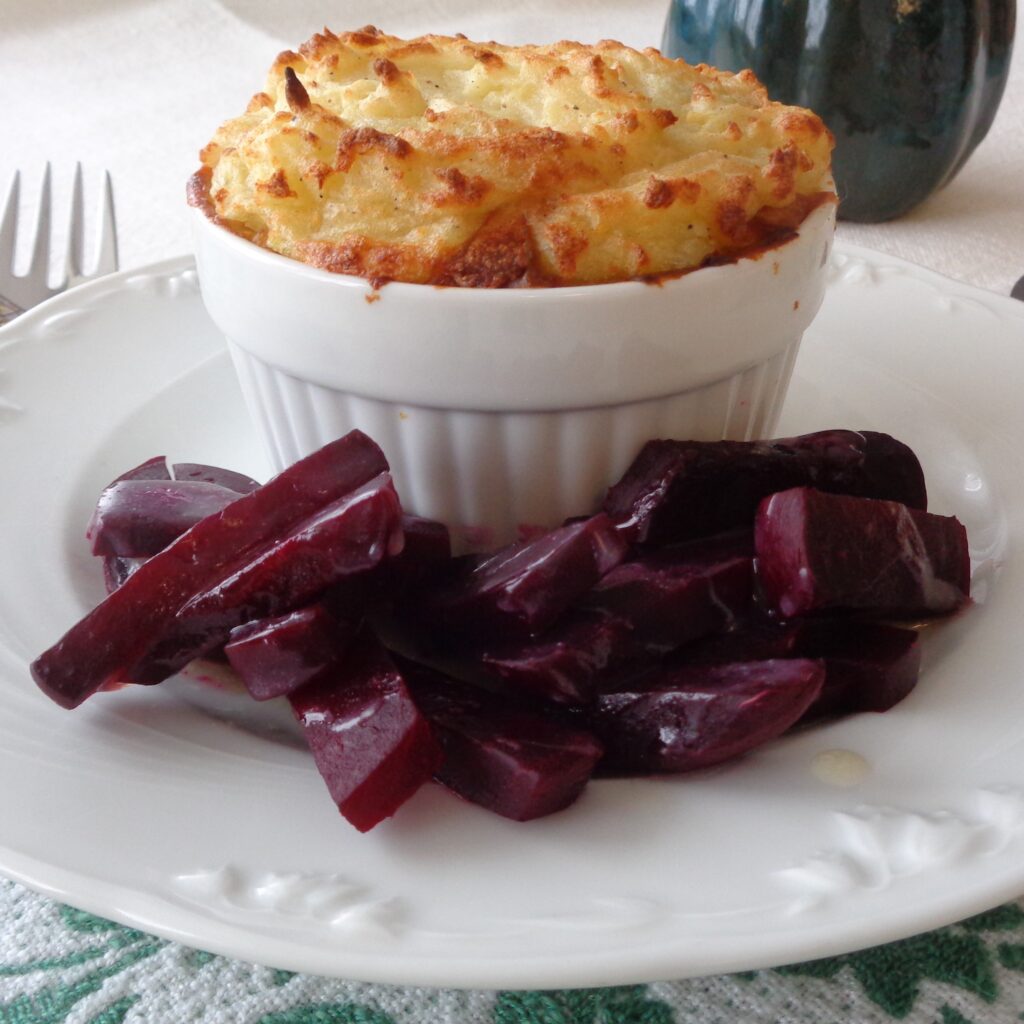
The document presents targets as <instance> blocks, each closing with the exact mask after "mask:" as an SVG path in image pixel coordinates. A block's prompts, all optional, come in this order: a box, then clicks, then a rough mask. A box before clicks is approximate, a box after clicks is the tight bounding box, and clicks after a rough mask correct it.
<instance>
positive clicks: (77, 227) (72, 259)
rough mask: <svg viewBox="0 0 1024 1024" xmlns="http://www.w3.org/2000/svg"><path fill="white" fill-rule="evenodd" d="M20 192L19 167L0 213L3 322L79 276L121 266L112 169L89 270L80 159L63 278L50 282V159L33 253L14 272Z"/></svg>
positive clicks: (0, 317) (105, 182) (105, 185)
mask: <svg viewBox="0 0 1024 1024" xmlns="http://www.w3.org/2000/svg"><path fill="white" fill-rule="evenodd" d="M20 198H21V174H20V172H18V171H15V174H14V178H13V180H12V181H11V185H10V188H9V189H8V190H7V199H6V201H5V203H4V210H3V214H2V216H0V327H2V326H3V325H4V324H5V323H9V322H10V321H11V320H13V319H14V318H15V317H17V316H20V315H21V314H22V313H24V312H25V310H26V309H31V307H32V306H36V305H38V304H39V303H40V302H42V301H43V300H44V299H49V298H50V297H51V296H54V295H57V294H58V293H60V292H62V291H64V290H65V289H67V288H70V287H71V286H72V285H75V284H79V283H80V282H81V281H86V280H89V279H90V278H93V277H99V276H100V275H101V274H111V273H113V272H114V271H115V270H117V225H116V222H115V219H114V194H113V189H112V188H111V184H110V175H109V174H108V173H104V175H103V190H102V196H101V198H100V206H99V220H98V228H97V232H96V239H97V241H96V251H95V257H94V259H93V265H92V267H90V268H89V269H88V270H86V269H85V267H84V262H85V254H84V249H85V232H84V222H85V214H84V202H83V198H82V165H81V164H76V165H75V177H74V182H73V184H72V187H71V213H70V217H69V222H68V244H67V254H66V256H65V259H64V266H63V268H62V270H61V278H60V280H59V281H58V282H57V283H55V284H50V281H49V277H50V246H51V241H52V222H53V196H52V190H51V184H50V165H49V164H47V165H46V170H45V171H44V172H43V182H42V186H41V187H40V190H39V212H38V214H37V216H36V225H35V235H34V238H33V240H32V257H31V261H30V263H29V268H28V271H27V272H26V273H24V274H15V273H14V260H15V253H16V252H17V242H18V236H19V234H20V232H19V229H18V204H19V200H20Z"/></svg>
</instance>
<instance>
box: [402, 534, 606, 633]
mask: <svg viewBox="0 0 1024 1024" xmlns="http://www.w3.org/2000/svg"><path fill="white" fill-rule="evenodd" d="M625 553H626V543H625V541H624V540H623V539H622V537H621V536H620V535H619V534H618V533H617V532H616V530H615V529H614V528H613V526H612V524H611V522H610V520H609V519H608V517H607V516H604V515H597V516H593V517H591V518H590V519H585V520H582V521H581V522H576V523H572V524H570V525H568V526H561V527H558V528H557V529H554V530H551V531H549V532H548V533H544V534H541V535H540V536H539V537H536V538H535V539H533V540H530V541H520V542H519V543H516V544H510V545H509V546H508V547H505V548H502V549H501V550H499V551H497V552H495V553H494V554H493V555H488V556H486V557H483V558H471V559H467V560H465V561H464V562H462V563H461V571H459V572H457V573H456V574H454V575H453V576H452V577H451V578H450V579H448V580H447V581H446V582H444V583H442V584H441V585H439V586H437V587H436V588H432V589H431V590H430V592H429V594H425V595H424V596H423V598H422V606H423V607H422V612H423V617H424V618H425V619H426V621H427V622H429V623H431V624H434V625H437V626H439V627H440V628H441V629H443V630H445V631H446V632H448V633H451V634H452V635H455V636H462V637H467V636H469V637H475V638H477V639H483V638H485V637H488V636H499V637H500V636H503V635H504V636H507V635H516V636H527V635H531V634H537V633H540V632H542V631H543V630H545V629H547V628H548V627H549V626H550V625H552V623H554V621H555V620H556V619H557V618H558V617H559V616H560V615H562V613H563V612H565V611H566V610H567V609H568V608H570V607H571V606H572V605H573V604H575V603H576V602H577V601H578V600H579V599H580V598H581V597H582V596H583V595H584V594H585V593H586V592H587V591H588V590H589V589H590V588H591V587H592V586H593V585H594V584H595V583H596V582H597V581H598V580H599V579H600V578H601V577H602V576H603V575H604V574H605V573H606V572H608V570H609V569H612V568H613V567H614V566H616V565H618V563H619V562H621V561H622V558H623V556H624V555H625Z"/></svg>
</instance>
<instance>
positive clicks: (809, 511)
mask: <svg viewBox="0 0 1024 1024" xmlns="http://www.w3.org/2000/svg"><path fill="white" fill-rule="evenodd" d="M754 537H755V547H756V550H757V570H758V582H759V585H760V588H761V591H762V594H763V597H764V600H765V602H766V604H767V606H768V607H769V608H771V609H774V610H775V611H777V612H778V613H779V614H781V615H783V616H785V617H791V616H795V615H805V614H807V613H809V612H817V611H821V610H824V609H863V610H866V611H870V612H873V613H875V614H878V615H903V616H908V615H910V616H914V615H936V614H942V613H945V612H951V611H953V610H954V609H956V608H959V607H960V606H961V605H962V604H964V603H965V602H966V601H967V599H968V595H969V593H970V556H969V554H968V550H967V532H966V530H965V529H964V527H963V525H962V524H961V523H960V522H959V521H958V520H957V519H955V518H954V517H952V516H936V515H932V514H931V513H929V512H920V511H917V510H916V509H910V508H907V506H905V505H900V504H897V503H896V502H892V501H877V500H873V499H870V498H851V497H848V496H846V495H837V494H824V493H822V492H821V491H817V490H814V489H813V488H810V487H798V488H794V489H792V490H789V491H783V492H781V493H779V494H773V495H772V496H771V497H770V498H766V499H765V500H764V502H762V504H761V506H760V508H759V509H758V512H757V519H756V522H755V531H754Z"/></svg>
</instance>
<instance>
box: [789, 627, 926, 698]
mask: <svg viewBox="0 0 1024 1024" xmlns="http://www.w3.org/2000/svg"><path fill="white" fill-rule="evenodd" d="M797 632H798V642H797V643H798V650H799V651H800V655H801V656H802V657H805V658H821V659H823V660H824V662H825V685H824V686H823V687H822V690H821V696H820V697H819V698H818V699H817V700H816V701H815V702H814V704H812V705H811V707H810V708H809V709H808V712H807V715H806V716H805V717H806V718H822V717H825V716H829V715H850V714H855V713H857V712H859V711H888V710H889V708H891V707H893V706H894V705H896V704H898V703H899V702H900V701H901V700H903V698H904V697H906V696H907V694H909V693H910V691H911V690H913V688H914V687H915V686H916V685H917V677H918V673H919V672H920V669H921V643H920V640H919V638H918V634H917V633H916V632H915V631H914V630H912V629H899V628H897V627H896V626H888V625H883V624H881V623H874V622H850V621H810V620H807V621H804V622H802V623H800V625H799V627H798V630H797Z"/></svg>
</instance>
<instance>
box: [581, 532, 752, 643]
mask: <svg viewBox="0 0 1024 1024" xmlns="http://www.w3.org/2000/svg"><path fill="white" fill-rule="evenodd" d="M753 580H754V541H753V537H752V535H751V534H750V533H749V532H748V531H742V532H740V533H736V534H728V535H725V536H721V537H713V538H708V540H707V541H696V542H692V543H690V544H683V545H679V546H676V547H673V548H663V549H661V550H658V551H655V552H652V553H651V554H649V555H645V556H641V557H640V558H636V559H632V560H630V561H628V562H623V563H621V564H620V565H618V566H616V567H615V568H614V569H612V570H611V571H610V572H608V573H607V574H606V575H605V576H604V577H603V578H602V579H601V580H600V581H599V582H598V584H597V585H596V586H595V587H594V589H593V590H592V591H591V592H590V594H588V595H587V598H586V604H587V606H588V607H594V608H601V609H604V610H606V611H609V612H612V613H614V614H615V615H618V616H619V617H621V618H623V619H625V620H626V621H627V622H629V624H630V625H631V626H632V628H633V636H634V638H635V639H636V640H637V641H638V642H641V643H645V644H648V645H651V646H655V647H662V648H663V649H666V650H667V649H669V648H672V647H678V646H679V645H680V644H684V643H687V642H688V641H690V640H694V639H696V638H697V637H700V636H704V635H706V634H708V633H715V632H719V631H721V630H725V629H730V628H732V627H733V626H734V625H735V624H736V621H737V619H738V618H739V617H740V616H742V615H745V614H746V613H747V611H748V610H749V609H750V606H751V603H752V601H753Z"/></svg>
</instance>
